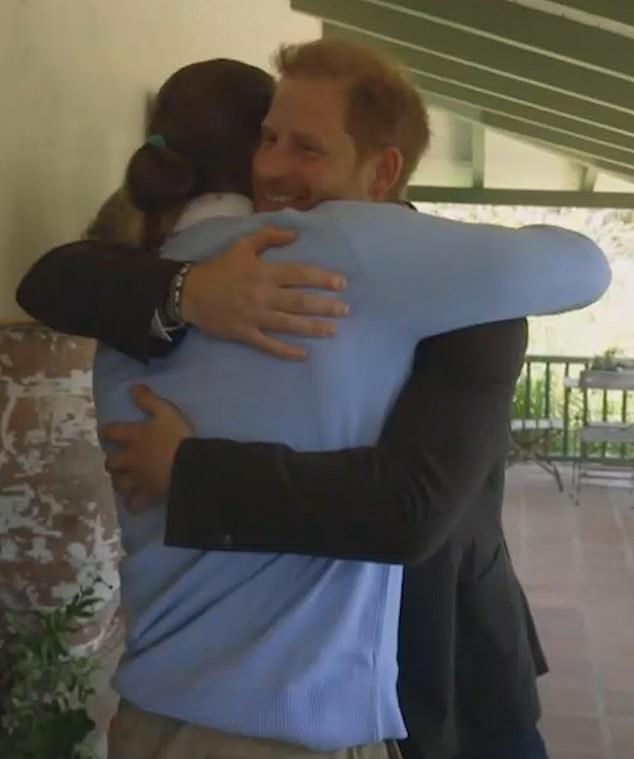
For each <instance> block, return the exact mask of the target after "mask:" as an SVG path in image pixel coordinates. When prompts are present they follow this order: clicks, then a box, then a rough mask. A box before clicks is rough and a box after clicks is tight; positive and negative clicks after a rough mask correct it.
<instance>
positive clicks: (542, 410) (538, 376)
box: [513, 354, 634, 463]
mask: <svg viewBox="0 0 634 759" xmlns="http://www.w3.org/2000/svg"><path fill="white" fill-rule="evenodd" d="M592 362H593V357H590V356H554V355H537V354H532V355H528V356H527V357H526V362H525V364H524V368H523V370H522V374H521V376H520V379H519V382H518V384H517V389H516V392H515V398H514V401H513V418H514V419H525V420H552V422H553V424H552V426H551V429H550V430H549V431H547V432H546V433H545V434H543V433H542V434H540V436H539V440H538V441H537V446H538V448H537V450H539V452H540V453H541V454H542V455H544V456H546V457H548V458H549V459H550V460H551V461H573V460H575V459H576V458H578V456H579V440H578V431H579V429H580V428H581V426H582V425H583V424H585V423H587V422H588V421H602V422H633V421H634V402H633V399H632V398H631V397H630V398H628V392H627V391H624V390H593V389H580V388H574V387H567V386H566V384H567V383H566V382H565V380H566V378H576V377H578V376H579V375H580V374H581V372H582V371H583V370H584V369H589V368H590V366H591V364H592ZM628 401H629V402H628ZM546 426H547V425H542V427H546ZM519 434H520V435H531V434H533V433H532V432H531V429H530V426H529V425H527V429H526V431H523V432H520V433H519ZM586 458H588V459H591V460H594V461H600V462H605V463H618V462H619V461H627V460H632V459H633V458H634V444H632V443H597V444H596V445H591V446H589V447H588V449H587V451H586Z"/></svg>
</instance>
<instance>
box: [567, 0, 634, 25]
mask: <svg viewBox="0 0 634 759" xmlns="http://www.w3.org/2000/svg"><path fill="white" fill-rule="evenodd" d="M556 2H557V3H558V4H559V5H565V6H566V7H567V8H572V10H575V11H582V12H583V13H589V14H591V15H593V16H599V18H605V19H608V20H609V21H616V22H617V23H620V24H626V25H628V26H634V4H633V3H630V2H629V0H556Z"/></svg>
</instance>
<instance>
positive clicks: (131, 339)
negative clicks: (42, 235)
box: [16, 240, 183, 362]
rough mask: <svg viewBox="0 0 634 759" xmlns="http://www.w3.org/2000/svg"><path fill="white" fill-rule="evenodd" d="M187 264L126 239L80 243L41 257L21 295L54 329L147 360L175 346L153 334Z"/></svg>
mask: <svg viewBox="0 0 634 759" xmlns="http://www.w3.org/2000/svg"><path fill="white" fill-rule="evenodd" d="M182 263H183V262H182V261H180V262H179V261H169V260H167V259H162V258H159V257H158V256H157V255H156V254H155V253H154V252H152V251H145V250H141V249H139V248H135V247H132V246H130V245H125V244H119V243H112V242H99V241H94V240H84V241H80V242H74V243H70V244H68V245H62V246H60V247H58V248H54V249H53V250H51V251H49V252H48V253H46V254H45V255H44V256H43V257H42V258H40V259H39V261H36V263H35V264H34V265H33V266H32V267H31V269H30V270H29V271H28V272H27V273H26V275H25V276H24V277H23V279H22V281H21V282H20V284H19V286H18V290H17V293H16V300H17V302H18V304H19V305H20V306H21V307H22V308H23V309H24V310H25V311H26V312H27V313H28V314H29V315H30V316H32V317H33V318H35V319H37V320H39V321H41V322H43V323H44V324H46V325H47V326H48V327H51V328H52V329H56V330H59V331H60V332H67V333H70V334H74V335H81V336H83V337H92V338H95V339H97V340H101V341H102V342H103V343H105V344H106V345H108V346H109V347H111V348H115V349H116V350H118V351H121V352H122V353H124V354H126V355H127V356H129V357H130V358H134V359H137V360H139V361H143V362H146V361H147V360H148V359H149V358H150V357H155V356H164V355H166V354H167V353H169V351H170V350H171V349H172V347H173V345H174V344H173V343H170V342H169V341H167V340H161V339H160V338H157V337H153V336H152V334H151V323H152V317H153V315H154V312H155V310H156V309H157V308H158V307H159V306H160V305H162V304H163V303H165V300H166V298H167V295H168V291H169V286H170V282H171V280H172V278H173V277H174V275H175V273H176V271H177V270H178V268H179V267H180V266H182Z"/></svg>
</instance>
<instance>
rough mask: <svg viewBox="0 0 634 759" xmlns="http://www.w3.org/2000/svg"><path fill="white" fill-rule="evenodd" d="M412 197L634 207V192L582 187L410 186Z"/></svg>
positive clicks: (424, 200) (429, 200) (440, 200)
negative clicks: (569, 188) (534, 188)
mask: <svg viewBox="0 0 634 759" xmlns="http://www.w3.org/2000/svg"><path fill="white" fill-rule="evenodd" d="M407 197H408V199H409V200H411V201H414V202H418V203H469V204H481V205H501V206H552V207H555V208H556V207H573V208H631V209H634V193H622V192H583V191H578V190H507V189H495V188H474V187H425V186H423V185H413V186H411V187H409V188H408V193H407Z"/></svg>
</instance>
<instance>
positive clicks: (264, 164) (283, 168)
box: [255, 144, 291, 180]
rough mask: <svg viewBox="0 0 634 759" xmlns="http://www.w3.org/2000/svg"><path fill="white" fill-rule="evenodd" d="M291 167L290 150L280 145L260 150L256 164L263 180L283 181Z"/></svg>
mask: <svg viewBox="0 0 634 759" xmlns="http://www.w3.org/2000/svg"><path fill="white" fill-rule="evenodd" d="M290 167H291V162H290V156H289V154H288V150H287V149H286V148H284V147H283V146H281V145H279V144H276V145H272V146H270V147H268V148H267V149H266V150H260V152H259V154H258V156H257V159H256V162H255V168H256V172H257V174H259V175H260V178H261V179H268V180H271V179H282V178H284V177H285V176H287V175H288V174H289V172H290Z"/></svg>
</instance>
